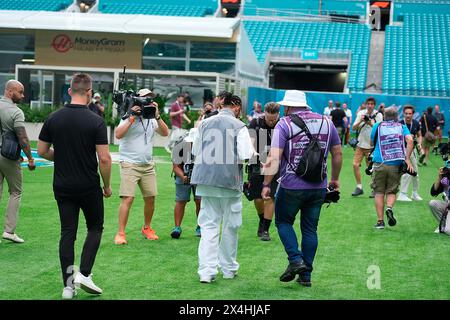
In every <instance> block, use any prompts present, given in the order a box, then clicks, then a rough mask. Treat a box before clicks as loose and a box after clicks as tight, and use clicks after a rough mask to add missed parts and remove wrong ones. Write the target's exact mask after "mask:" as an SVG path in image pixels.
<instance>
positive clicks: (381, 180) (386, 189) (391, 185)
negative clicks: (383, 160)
mask: <svg viewBox="0 0 450 320" xmlns="http://www.w3.org/2000/svg"><path fill="white" fill-rule="evenodd" d="M400 178H401V174H400V169H399V167H398V166H387V165H384V164H380V163H374V164H373V173H372V183H371V184H370V187H371V188H372V190H373V191H374V192H375V193H381V194H396V193H397V192H398V187H399V185H400Z"/></svg>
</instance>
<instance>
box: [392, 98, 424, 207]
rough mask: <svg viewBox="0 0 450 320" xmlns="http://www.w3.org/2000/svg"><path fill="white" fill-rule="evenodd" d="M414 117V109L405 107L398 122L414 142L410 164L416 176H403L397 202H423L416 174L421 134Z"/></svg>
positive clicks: (409, 106) (410, 106)
mask: <svg viewBox="0 0 450 320" xmlns="http://www.w3.org/2000/svg"><path fill="white" fill-rule="evenodd" d="M413 115H414V107H413V106H412V105H405V106H404V107H403V117H404V119H403V120H401V121H400V123H401V124H404V125H405V126H406V127H407V128H408V130H409V132H410V133H411V135H412V136H413V142H414V150H413V153H412V154H411V164H412V166H413V169H414V171H415V172H417V175H416V176H414V177H413V176H411V175H410V174H407V173H405V174H403V175H402V178H401V183H400V194H399V196H398V198H397V201H412V200H416V201H421V200H423V199H422V198H421V197H420V195H419V174H418V166H417V160H418V157H419V154H421V153H422V152H421V145H422V134H421V132H420V123H419V121H416V120H414V119H413ZM411 181H412V196H411V198H409V197H408V188H409V185H410V184H411ZM411 199H412V200H411Z"/></svg>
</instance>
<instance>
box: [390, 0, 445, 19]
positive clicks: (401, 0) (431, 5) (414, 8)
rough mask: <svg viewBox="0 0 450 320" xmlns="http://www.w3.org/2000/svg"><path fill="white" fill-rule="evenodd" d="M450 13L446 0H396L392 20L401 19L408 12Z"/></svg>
mask: <svg viewBox="0 0 450 320" xmlns="http://www.w3.org/2000/svg"><path fill="white" fill-rule="evenodd" d="M419 12H420V13H427V14H444V13H445V14H450V1H448V0H445V1H444V0H397V1H395V3H394V17H393V20H394V21H403V20H404V17H405V15H407V14H410V13H419Z"/></svg>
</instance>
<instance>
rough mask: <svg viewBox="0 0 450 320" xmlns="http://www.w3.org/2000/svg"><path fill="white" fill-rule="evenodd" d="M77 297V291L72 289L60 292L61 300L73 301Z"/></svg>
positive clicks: (67, 288)
mask: <svg viewBox="0 0 450 320" xmlns="http://www.w3.org/2000/svg"><path fill="white" fill-rule="evenodd" d="M76 295H77V291H76V290H75V288H72V287H65V288H64V289H63V292H62V298H63V299H64V300H70V299H73V297H75V296H76Z"/></svg>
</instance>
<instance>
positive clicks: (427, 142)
mask: <svg viewBox="0 0 450 320" xmlns="http://www.w3.org/2000/svg"><path fill="white" fill-rule="evenodd" d="M420 125H421V132H422V137H423V139H422V150H423V154H421V155H420V157H419V164H420V165H423V166H426V165H427V164H428V160H429V158H430V148H432V147H433V146H434V143H435V142H436V136H435V135H434V132H435V130H436V128H437V126H438V121H437V120H436V118H435V117H434V116H433V108H432V107H428V108H427V111H425V112H424V113H423V114H422V117H421V118H420Z"/></svg>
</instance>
